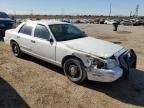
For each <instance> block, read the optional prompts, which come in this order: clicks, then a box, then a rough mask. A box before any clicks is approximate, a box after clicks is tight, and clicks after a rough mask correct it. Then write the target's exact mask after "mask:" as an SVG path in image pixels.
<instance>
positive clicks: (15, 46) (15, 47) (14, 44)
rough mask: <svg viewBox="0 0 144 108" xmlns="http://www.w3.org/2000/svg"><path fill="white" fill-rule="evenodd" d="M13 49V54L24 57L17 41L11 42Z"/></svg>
mask: <svg viewBox="0 0 144 108" xmlns="http://www.w3.org/2000/svg"><path fill="white" fill-rule="evenodd" d="M11 49H12V52H13V54H14V55H15V56H16V57H19V58H20V57H22V52H21V50H20V47H19V45H18V44H17V42H15V41H12V42H11Z"/></svg>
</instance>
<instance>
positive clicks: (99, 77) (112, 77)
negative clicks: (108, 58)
mask: <svg viewBox="0 0 144 108" xmlns="http://www.w3.org/2000/svg"><path fill="white" fill-rule="evenodd" d="M122 75H123V69H122V68H120V67H119V66H117V67H115V68H113V69H109V70H108V69H97V68H94V67H91V68H89V69H87V77H88V79H89V80H92V81H100V82H113V81H116V80H117V79H119V78H120V77H122Z"/></svg>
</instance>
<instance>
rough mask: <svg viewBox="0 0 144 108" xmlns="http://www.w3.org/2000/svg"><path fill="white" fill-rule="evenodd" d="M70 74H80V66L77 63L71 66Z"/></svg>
mask: <svg viewBox="0 0 144 108" xmlns="http://www.w3.org/2000/svg"><path fill="white" fill-rule="evenodd" d="M69 73H70V76H74V77H76V76H77V75H78V74H79V68H78V67H77V66H76V65H71V66H70V67H69Z"/></svg>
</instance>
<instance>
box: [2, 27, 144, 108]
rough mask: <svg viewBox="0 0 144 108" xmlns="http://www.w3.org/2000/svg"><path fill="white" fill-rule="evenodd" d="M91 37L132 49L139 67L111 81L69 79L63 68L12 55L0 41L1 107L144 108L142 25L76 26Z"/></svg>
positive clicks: (143, 40) (143, 30) (143, 43)
mask: <svg viewBox="0 0 144 108" xmlns="http://www.w3.org/2000/svg"><path fill="white" fill-rule="evenodd" d="M78 26H79V27H80V28H81V29H82V30H85V31H86V33H87V34H88V35H90V36H95V37H97V38H100V39H104V40H108V41H111V42H114V43H116V44H121V45H123V46H125V47H129V48H133V49H134V50H135V51H136V54H137V56H138V66H137V69H136V70H132V72H131V73H130V78H129V80H122V79H121V80H119V81H116V82H114V83H99V82H93V81H85V82H84V83H83V84H81V85H76V84H74V83H72V82H70V81H69V80H68V79H67V78H66V77H65V76H64V75H63V71H62V69H60V68H58V67H56V66H54V65H51V64H48V63H46V62H43V61H40V60H38V59H36V58H33V57H31V56H28V55H25V56H24V57H23V58H22V59H19V58H16V57H14V56H13V54H12V52H11V50H10V48H9V47H8V46H6V45H5V44H4V43H3V42H2V41H1V42H0V108H29V107H32V108H127V107H130V108H135V107H138V108H139V107H144V27H123V26H120V27H119V31H118V32H113V31H112V29H113V27H112V26H110V25H78Z"/></svg>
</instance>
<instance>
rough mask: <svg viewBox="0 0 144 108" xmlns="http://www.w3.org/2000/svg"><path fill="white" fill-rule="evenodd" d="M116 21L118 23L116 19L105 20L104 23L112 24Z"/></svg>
mask: <svg viewBox="0 0 144 108" xmlns="http://www.w3.org/2000/svg"><path fill="white" fill-rule="evenodd" d="M114 23H116V21H114V20H105V22H104V24H109V25H112V24H114Z"/></svg>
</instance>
